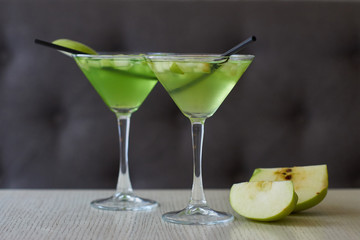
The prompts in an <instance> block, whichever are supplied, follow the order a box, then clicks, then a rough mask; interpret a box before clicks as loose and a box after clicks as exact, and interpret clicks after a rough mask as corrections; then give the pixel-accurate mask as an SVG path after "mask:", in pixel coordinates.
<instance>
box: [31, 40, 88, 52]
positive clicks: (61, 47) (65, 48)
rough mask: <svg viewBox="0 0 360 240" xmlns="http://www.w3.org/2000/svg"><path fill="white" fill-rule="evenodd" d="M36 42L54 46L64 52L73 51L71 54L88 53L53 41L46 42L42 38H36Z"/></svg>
mask: <svg viewBox="0 0 360 240" xmlns="http://www.w3.org/2000/svg"><path fill="white" fill-rule="evenodd" d="M35 43H37V44H40V45H43V46H46V47H50V48H54V49H56V50H59V51H64V52H67V53H71V54H87V53H84V52H81V51H78V50H74V49H71V48H67V47H63V46H60V45H57V44H53V43H50V42H46V41H43V40H40V39H35Z"/></svg>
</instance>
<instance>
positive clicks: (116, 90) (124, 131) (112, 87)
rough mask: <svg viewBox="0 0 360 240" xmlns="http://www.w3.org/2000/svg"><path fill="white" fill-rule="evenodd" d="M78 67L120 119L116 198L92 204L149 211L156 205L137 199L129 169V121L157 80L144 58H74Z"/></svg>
mask: <svg viewBox="0 0 360 240" xmlns="http://www.w3.org/2000/svg"><path fill="white" fill-rule="evenodd" d="M72 56H73V58H74V59H75V61H76V63H77V64H78V66H79V67H80V69H81V70H82V72H83V73H84V74H85V76H86V77H87V79H88V80H89V81H90V83H91V84H92V86H93V87H94V88H95V90H96V91H97V92H98V94H99V95H100V96H101V98H102V99H103V101H104V102H105V103H106V105H107V106H108V107H109V108H110V110H111V111H113V112H114V113H115V115H116V117H117V122H118V130H119V141H120V169H119V178H118V182H117V188H116V192H115V194H114V195H113V196H111V197H109V198H105V199H99V200H95V201H93V202H91V205H92V206H93V207H95V208H99V209H105V210H129V211H136V210H149V209H151V208H153V207H156V206H157V205H158V204H157V202H155V201H153V200H149V199H143V198H140V197H138V196H135V195H134V193H133V189H132V186H131V182H130V177H129V170H128V169H129V167H128V142H129V128H130V117H131V114H132V113H133V112H135V111H136V110H137V109H138V108H139V107H140V105H141V104H142V103H143V101H144V100H145V98H146V97H147V96H148V94H149V93H150V92H151V90H152V89H153V88H154V86H155V85H156V83H157V79H156V77H155V75H154V73H153V72H152V71H151V69H150V68H149V66H148V64H147V62H146V59H145V57H144V56H143V55H106V54H103V55H88V54H73V55H72Z"/></svg>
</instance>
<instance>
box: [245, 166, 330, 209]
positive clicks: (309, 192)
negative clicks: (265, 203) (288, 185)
mask: <svg viewBox="0 0 360 240" xmlns="http://www.w3.org/2000/svg"><path fill="white" fill-rule="evenodd" d="M287 180H291V181H292V182H293V183H294V188H295V192H296V193H297V195H298V196H299V200H298V203H297V205H296V208H295V209H294V212H298V211H302V210H305V209H308V208H311V207H313V206H315V205H317V204H319V203H320V202H321V201H322V200H323V199H324V198H325V196H326V194H327V189H328V185H329V183H328V171H327V166H326V165H313V166H303V167H290V168H258V169H255V171H254V173H253V175H252V177H251V179H250V182H252V181H287Z"/></svg>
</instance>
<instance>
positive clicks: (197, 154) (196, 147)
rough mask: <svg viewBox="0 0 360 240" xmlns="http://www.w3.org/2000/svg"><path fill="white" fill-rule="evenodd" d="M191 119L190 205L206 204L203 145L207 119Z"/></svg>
mask: <svg viewBox="0 0 360 240" xmlns="http://www.w3.org/2000/svg"><path fill="white" fill-rule="evenodd" d="M190 121H191V135H192V146H193V169H194V174H193V185H192V192H191V199H190V205H200V206H204V205H206V199H205V194H204V189H203V182H202V173H201V166H202V147H203V138H204V123H205V119H198V118H196V119H190Z"/></svg>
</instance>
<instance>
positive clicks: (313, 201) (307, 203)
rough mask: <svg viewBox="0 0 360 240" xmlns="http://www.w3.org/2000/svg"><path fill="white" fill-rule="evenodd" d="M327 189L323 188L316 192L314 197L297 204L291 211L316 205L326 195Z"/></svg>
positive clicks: (298, 210)
mask: <svg viewBox="0 0 360 240" xmlns="http://www.w3.org/2000/svg"><path fill="white" fill-rule="evenodd" d="M327 190H328V189H327V188H325V189H323V190H322V191H321V192H319V193H317V194H316V196H315V197H313V198H311V199H309V200H307V201H305V202H302V203H300V204H297V205H296V207H295V209H294V211H293V212H300V211H303V210H306V209H309V208H312V207H314V206H316V205H318V204H319V203H320V202H321V201H322V200H324V198H325V197H326V194H327Z"/></svg>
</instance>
